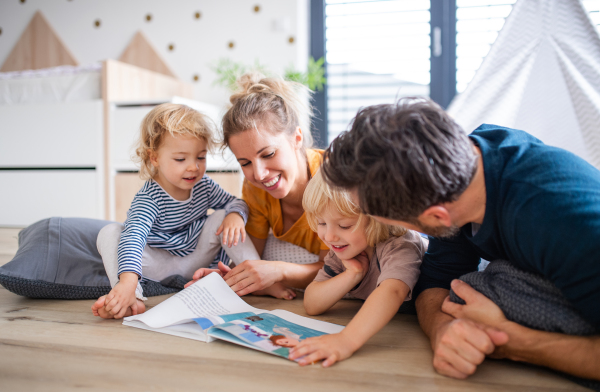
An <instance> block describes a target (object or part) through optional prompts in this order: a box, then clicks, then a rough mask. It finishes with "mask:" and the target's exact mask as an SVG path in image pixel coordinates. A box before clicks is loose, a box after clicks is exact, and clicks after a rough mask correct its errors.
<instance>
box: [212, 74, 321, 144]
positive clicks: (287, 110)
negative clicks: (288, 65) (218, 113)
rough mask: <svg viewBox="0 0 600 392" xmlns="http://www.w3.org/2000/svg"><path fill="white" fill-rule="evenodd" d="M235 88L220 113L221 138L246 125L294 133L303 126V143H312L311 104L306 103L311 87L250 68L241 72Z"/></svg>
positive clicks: (226, 137) (244, 128) (246, 127)
mask: <svg viewBox="0 0 600 392" xmlns="http://www.w3.org/2000/svg"><path fill="white" fill-rule="evenodd" d="M237 85H238V89H237V91H236V92H235V93H234V94H233V95H232V96H231V97H230V98H229V101H230V102H231V108H229V110H228V111H227V113H225V115H224V116H223V142H224V145H225V146H227V145H229V139H230V138H231V137H232V136H234V135H237V134H238V133H241V132H244V131H247V130H249V129H256V130H258V127H259V126H262V127H265V128H266V129H268V130H269V131H271V132H273V133H279V132H283V133H285V134H287V135H290V136H291V135H293V134H294V132H295V131H296V128H298V127H300V129H301V130H302V136H303V138H302V140H303V146H304V147H305V148H310V147H311V146H312V141H313V140H312V136H311V134H310V120H311V118H312V107H311V106H310V105H309V104H308V101H309V99H310V94H311V91H310V90H309V89H308V88H307V87H305V86H304V85H302V84H300V83H297V82H291V81H285V80H283V79H280V78H276V77H265V76H264V75H262V74H260V73H257V72H253V73H247V74H245V75H242V76H241V77H240V78H239V79H238V81H237Z"/></svg>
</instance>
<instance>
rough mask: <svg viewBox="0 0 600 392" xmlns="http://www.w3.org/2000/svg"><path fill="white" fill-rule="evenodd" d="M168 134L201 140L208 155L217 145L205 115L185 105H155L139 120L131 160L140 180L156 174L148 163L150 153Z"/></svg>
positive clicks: (213, 132) (213, 129)
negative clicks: (137, 169)
mask: <svg viewBox="0 0 600 392" xmlns="http://www.w3.org/2000/svg"><path fill="white" fill-rule="evenodd" d="M167 132H168V133H169V134H170V135H171V136H173V137H175V136H179V135H188V136H194V137H197V138H199V139H203V140H204V141H206V146H207V149H208V151H209V152H211V151H213V150H214V148H215V145H216V144H217V142H216V141H215V137H214V135H215V134H216V126H215V124H214V122H213V121H212V120H211V119H210V118H208V116H205V115H204V114H202V113H200V112H198V111H197V110H194V109H192V108H190V107H189V106H186V105H179V104H174V103H163V104H161V105H158V106H157V107H155V108H154V109H152V110H151V111H150V113H148V114H147V115H146V117H144V119H143V120H142V125H141V126H140V136H139V138H138V140H137V144H136V149H135V156H134V157H133V159H134V161H136V162H137V163H138V164H139V165H140V177H141V178H142V179H143V180H148V179H150V178H153V177H154V176H155V175H156V168H155V167H154V166H153V165H152V163H151V162H150V157H151V153H155V152H156V151H157V150H158V148H159V147H160V144H161V142H162V140H163V138H164V135H165V134H166V133H167Z"/></svg>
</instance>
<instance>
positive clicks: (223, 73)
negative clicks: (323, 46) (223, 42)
mask: <svg viewBox="0 0 600 392" xmlns="http://www.w3.org/2000/svg"><path fill="white" fill-rule="evenodd" d="M324 63H325V59H324V58H323V57H321V58H320V59H318V60H316V61H315V59H313V58H312V57H311V58H310V59H309V60H308V66H307V70H306V72H301V71H297V70H296V69H295V68H294V67H293V66H290V67H288V68H287V69H286V70H285V73H284V75H283V78H284V79H285V80H291V81H294V82H298V83H302V84H303V85H305V86H307V87H308V88H309V89H311V90H314V91H321V90H323V85H325V83H327V79H326V78H325V67H324ZM211 69H212V70H213V71H214V72H215V73H216V74H217V78H216V79H215V81H214V82H213V84H214V85H217V86H223V87H225V88H227V89H228V90H229V91H230V92H233V91H235V89H236V83H235V82H236V80H237V79H238V78H239V77H240V76H242V75H243V74H245V73H246V72H250V71H258V72H261V73H262V74H264V75H266V76H273V75H275V74H274V73H273V72H271V71H270V70H269V69H268V68H267V67H266V66H265V65H263V64H260V62H259V61H258V60H256V61H255V62H254V65H253V66H247V65H245V64H244V63H242V62H235V61H233V60H231V59H228V58H221V59H219V60H218V61H217V62H216V63H215V64H214V65H213V66H211Z"/></svg>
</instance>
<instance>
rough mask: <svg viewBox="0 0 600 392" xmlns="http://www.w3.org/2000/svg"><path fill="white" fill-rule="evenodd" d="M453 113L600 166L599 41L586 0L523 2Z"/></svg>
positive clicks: (469, 124) (470, 125)
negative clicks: (523, 135)
mask: <svg viewBox="0 0 600 392" xmlns="http://www.w3.org/2000/svg"><path fill="white" fill-rule="evenodd" d="M448 113H450V115H452V116H453V117H454V119H455V120H456V121H457V122H458V123H459V124H460V125H461V126H462V127H463V128H464V129H465V131H467V132H471V131H472V130H474V129H475V128H476V127H478V126H479V125H481V124H482V123H488V124H496V125H502V126H506V127H511V128H517V129H522V130H524V131H527V132H529V133H530V134H532V135H534V136H536V137H537V138H539V139H541V140H542V141H543V142H544V143H546V144H549V145H553V146H558V147H562V148H564V149H566V150H569V151H571V152H573V153H575V154H577V155H579V156H581V157H582V158H584V159H586V160H587V161H588V162H590V163H591V164H593V165H594V166H596V167H597V168H600V36H599V35H598V32H597V31H596V29H595V27H594V25H593V24H592V22H591V20H590V19H589V16H588V14H587V12H586V11H585V9H584V8H583V5H582V4H581V2H580V0H519V1H517V3H516V4H515V6H514V8H513V10H512V12H511V14H510V15H509V17H508V18H507V20H506V23H505V25H504V28H503V29H502V30H501V31H500V34H499V35H498V38H497V39H496V42H495V43H494V45H493V46H492V48H491V50H490V52H489V54H488V55H487V57H486V58H485V60H484V61H483V63H482V64H481V67H480V68H479V70H478V71H477V74H476V75H475V77H474V78H473V80H472V81H471V83H470V84H469V86H468V87H467V89H466V90H465V91H464V92H463V93H462V94H460V95H458V96H457V97H456V98H455V99H454V100H453V101H452V103H451V104H450V106H449V108H448Z"/></svg>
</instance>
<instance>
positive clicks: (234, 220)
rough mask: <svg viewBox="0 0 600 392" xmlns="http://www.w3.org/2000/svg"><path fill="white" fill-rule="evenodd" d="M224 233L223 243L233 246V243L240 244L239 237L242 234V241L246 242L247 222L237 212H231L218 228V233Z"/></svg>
mask: <svg viewBox="0 0 600 392" xmlns="http://www.w3.org/2000/svg"><path fill="white" fill-rule="evenodd" d="M221 233H223V245H227V246H228V247H230V248H231V246H232V245H237V244H238V238H240V234H241V235H242V242H246V224H245V223H244V220H243V219H242V217H241V216H240V214H238V213H237V212H231V213H229V214H228V215H227V216H226V217H225V219H223V222H222V223H221V226H219V228H218V229H217V235H220V234H221Z"/></svg>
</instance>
